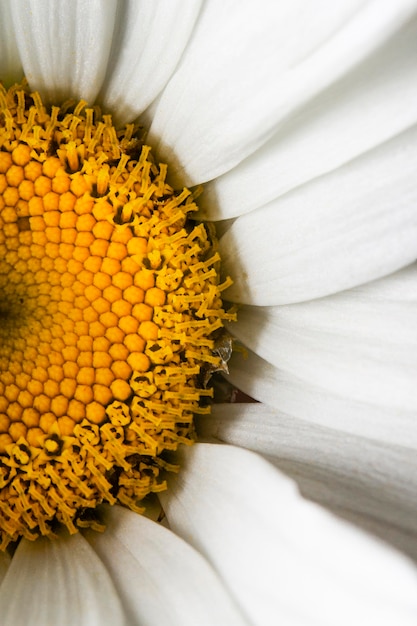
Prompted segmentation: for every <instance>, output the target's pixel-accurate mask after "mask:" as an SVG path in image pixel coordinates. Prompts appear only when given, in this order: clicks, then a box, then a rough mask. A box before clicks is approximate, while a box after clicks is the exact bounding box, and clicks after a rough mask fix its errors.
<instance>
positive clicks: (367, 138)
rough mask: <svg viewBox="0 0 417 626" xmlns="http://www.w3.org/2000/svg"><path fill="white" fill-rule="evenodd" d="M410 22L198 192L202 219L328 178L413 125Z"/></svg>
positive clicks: (414, 28)
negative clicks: (332, 173) (234, 165)
mask: <svg viewBox="0 0 417 626" xmlns="http://www.w3.org/2000/svg"><path fill="white" fill-rule="evenodd" d="M416 54H417V21H416V20H413V21H411V22H410V23H408V24H406V25H405V26H404V28H403V29H402V30H401V31H400V32H399V33H398V34H397V35H396V36H395V37H393V38H391V39H390V40H389V41H388V43H387V44H386V45H385V46H384V47H383V48H382V49H381V50H378V51H377V52H376V53H375V54H373V55H371V56H370V57H369V58H367V59H366V60H365V61H364V62H363V63H362V64H360V65H359V66H358V67H356V68H354V69H353V70H352V71H351V72H349V73H348V74H347V75H346V76H344V77H343V78H342V79H340V80H338V81H336V82H335V83H334V84H332V85H330V86H329V87H328V88H327V89H325V90H324V91H323V92H322V93H321V94H319V95H318V96H317V97H316V98H315V99H314V100H313V101H311V102H308V104H306V105H305V106H304V107H302V108H301V109H299V110H298V109H297V110H296V111H295V112H294V114H293V115H292V116H289V117H288V118H286V119H284V120H283V121H282V123H281V124H279V125H278V128H277V131H276V132H275V134H274V135H273V137H272V138H271V139H270V140H269V141H268V142H267V143H266V144H265V145H264V146H263V147H262V148H261V149H259V150H257V151H256V152H255V153H253V154H252V155H251V156H250V157H248V158H247V159H245V160H244V161H243V162H242V163H240V164H239V165H238V166H237V167H235V168H233V169H232V170H230V171H228V172H226V173H225V174H223V176H220V177H218V178H216V179H215V180H213V181H211V182H210V183H208V184H207V185H205V189H204V194H203V195H202V196H201V198H200V199H199V206H200V207H201V208H202V210H201V211H200V215H201V217H202V218H206V219H211V220H214V219H216V220H217V219H226V218H230V217H236V216H238V215H242V214H244V213H247V212H248V211H251V210H253V209H256V208H258V207H260V206H262V205H264V204H267V203H268V202H270V201H272V200H274V199H275V198H277V197H279V196H282V195H283V194H285V193H287V192H288V191H290V190H291V189H294V188H296V187H299V186H301V185H303V184H304V183H306V182H307V181H310V180H312V179H313V178H316V177H318V176H322V175H323V174H325V173H327V172H330V171H332V170H334V169H336V168H338V167H340V166H341V165H343V164H344V163H347V162H348V161H350V160H352V159H354V158H356V157H357V156H359V155H360V154H362V153H364V152H367V151H369V150H371V149H372V148H374V147H376V146H378V145H380V144H381V143H384V142H385V141H387V140H388V139H390V138H392V137H394V136H395V135H396V134H399V133H401V132H403V131H404V130H405V129H407V128H408V127H410V126H411V125H413V124H415V122H416V120H417V107H416V102H417V64H416V63H415V59H416Z"/></svg>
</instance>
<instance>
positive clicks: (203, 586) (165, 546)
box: [87, 507, 246, 626]
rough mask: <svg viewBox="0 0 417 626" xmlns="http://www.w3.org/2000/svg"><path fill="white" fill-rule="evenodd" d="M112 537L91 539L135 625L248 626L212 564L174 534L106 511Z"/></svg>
mask: <svg viewBox="0 0 417 626" xmlns="http://www.w3.org/2000/svg"><path fill="white" fill-rule="evenodd" d="M103 510H104V511H105V515H104V521H105V523H106V526H107V528H106V531H105V532H104V533H103V534H98V533H93V532H88V533H87V539H88V540H89V541H90V543H91V544H92V546H93V547H94V548H95V549H96V550H97V552H98V554H99V555H100V557H101V558H102V560H103V561H104V563H105V564H106V566H107V568H108V570H109V572H110V574H111V575H112V578H113V580H114V583H115V585H116V587H117V589H118V591H119V594H120V597H121V599H122V602H123V606H124V608H125V611H126V615H127V617H128V621H129V624H141V626H145V625H148V624H149V626H153V625H155V624H164V626H165V625H166V626H174V625H178V626H187V625H188V624H189V625H190V626H195V625H196V624H198V626H200V624H201V626H203V625H206V626H211V625H212V624H227V625H228V626H229V624H230V625H239V626H242V625H243V624H245V623H246V622H245V621H244V620H243V619H242V618H241V617H240V616H239V613H238V611H237V609H236V607H235V606H234V604H233V602H232V600H231V599H230V597H229V595H228V593H227V591H226V590H225V588H224V586H223V584H222V583H221V581H220V580H219V578H218V576H217V575H216V574H215V572H214V571H213V569H212V568H211V566H210V565H209V564H208V563H207V561H206V560H205V559H204V558H203V557H202V556H201V555H200V554H199V553H198V552H196V551H195V550H194V549H193V548H191V547H190V546H189V545H187V544H186V543H185V542H184V541H183V540H182V539H180V538H179V537H177V536H176V535H174V533H173V532H171V531H170V530H167V529H166V528H163V527H162V526H161V525H160V524H157V523H155V522H152V521H151V520H149V519H147V518H146V517H143V516H140V515H137V514H136V513H133V512H131V511H128V510H127V509H123V508H121V507H104V509H103Z"/></svg>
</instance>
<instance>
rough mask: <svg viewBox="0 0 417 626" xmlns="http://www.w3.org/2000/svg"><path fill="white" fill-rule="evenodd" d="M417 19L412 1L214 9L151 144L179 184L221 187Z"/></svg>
mask: <svg viewBox="0 0 417 626" xmlns="http://www.w3.org/2000/svg"><path fill="white" fill-rule="evenodd" d="M415 10H416V6H415V2H414V1H411V0H400V1H399V2H396V3H395V5H394V4H393V3H390V2H384V3H383V4H382V5H381V3H380V2H369V3H362V2H360V1H358V0H344V1H343V2H338V3H337V4H335V3H333V2H329V1H326V0H324V1H321V2H319V3H317V2H316V3H314V4H313V3H310V2H307V1H304V0H297V1H295V2H291V3H277V2H274V0H267V1H266V2H263V3H262V10H259V6H258V5H257V4H256V3H253V2H251V1H250V0H244V1H242V0H239V1H234V0H228V1H227V2H225V1H224V0H213V1H211V2H208V3H206V4H205V6H204V9H203V12H202V15H201V18H200V20H199V22H198V24H197V27H196V29H195V33H194V37H193V39H192V41H191V42H190V45H189V46H188V48H187V50H186V52H185V55H184V58H183V60H182V63H181V65H180V67H179V68H178V71H177V72H176V73H175V75H174V76H173V78H172V80H171V81H170V82H169V84H168V85H167V87H166V89H165V90H164V93H163V94H162V97H161V99H160V101H159V103H158V107H157V109H156V112H155V116H154V120H153V123H152V126H151V130H150V138H151V141H152V142H153V144H154V145H155V146H156V147H157V148H158V151H159V154H160V156H161V158H163V159H164V160H168V162H169V163H171V164H173V165H174V166H175V165H176V173H177V180H181V181H182V183H185V184H196V183H201V182H205V181H207V180H211V179H213V178H214V177H216V176H219V175H220V174H223V173H224V172H226V171H228V170H229V169H231V168H232V167H234V166H235V165H236V164H237V163H239V162H241V161H242V160H243V159H244V158H245V157H247V156H248V155H249V154H251V153H253V152H254V151H255V150H256V149H257V148H259V147H260V146H261V145H263V144H264V143H265V141H267V140H268V139H269V138H270V137H271V135H272V134H273V132H274V130H275V129H276V127H277V125H278V124H281V123H282V122H283V120H285V119H286V118H287V117H288V116H291V115H294V113H295V111H297V110H298V109H301V108H302V107H303V106H305V105H306V103H307V102H310V101H313V100H314V99H315V98H316V97H317V95H318V94H320V93H321V92H323V91H324V90H325V89H327V88H328V87H329V85H331V84H332V83H334V82H335V81H337V80H339V79H340V78H342V77H343V76H346V75H347V74H348V73H349V72H351V71H352V69H353V68H354V67H356V66H357V65H359V64H360V63H361V62H362V61H363V60H364V59H366V58H367V57H368V56H370V55H372V54H373V53H374V52H375V51H376V50H378V49H379V48H380V47H382V46H383V45H384V44H385V42H386V41H387V40H388V39H390V37H392V36H393V35H394V34H395V33H396V32H398V30H400V29H401V27H402V26H403V25H404V24H405V23H406V22H407V21H408V20H409V19H410V17H411V16H412V15H413V13H414V11H415ZM265 24H268V28H265ZM174 173H175V170H174Z"/></svg>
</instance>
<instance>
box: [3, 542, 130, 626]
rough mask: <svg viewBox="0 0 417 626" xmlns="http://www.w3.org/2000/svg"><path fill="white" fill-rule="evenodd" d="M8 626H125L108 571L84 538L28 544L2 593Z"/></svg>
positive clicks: (16, 559)
mask: <svg viewBox="0 0 417 626" xmlns="http://www.w3.org/2000/svg"><path fill="white" fill-rule="evenodd" d="M0 614H1V623H2V626H17V625H19V626H20V624H30V626H56V625H58V624H59V626H67V625H68V626H83V625H85V626H91V625H92V624H100V626H105V625H106V624H108V625H109V626H118V625H119V624H120V625H122V624H124V623H125V619H124V614H123V611H122V608H121V605H120V601H119V598H118V596H117V594H116V591H115V589H114V587H113V584H112V582H111V579H110V577H109V574H108V573H107V570H106V569H105V567H104V565H103V564H102V562H101V561H100V559H99V558H98V557H97V555H96V554H95V553H94V550H92V549H91V548H90V546H89V545H88V543H87V541H86V540H85V539H84V538H83V537H82V536H81V535H80V534H77V535H73V536H72V537H69V536H68V535H66V536H65V537H64V536H62V537H60V538H59V539H56V540H54V541H51V540H49V539H46V538H41V539H38V540H36V541H34V542H31V541H27V540H26V539H22V541H21V542H20V544H19V546H18V548H17V550H16V553H15V555H14V557H13V559H12V563H11V565H10V567H9V570H8V572H7V574H6V577H5V578H4V580H3V583H2V585H1V587H0Z"/></svg>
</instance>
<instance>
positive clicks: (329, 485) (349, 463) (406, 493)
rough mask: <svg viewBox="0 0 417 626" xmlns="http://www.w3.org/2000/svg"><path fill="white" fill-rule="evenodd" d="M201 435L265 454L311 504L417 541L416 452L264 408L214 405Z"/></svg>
mask: <svg viewBox="0 0 417 626" xmlns="http://www.w3.org/2000/svg"><path fill="white" fill-rule="evenodd" d="M197 428H198V433H199V435H200V437H203V438H204V437H205V438H207V437H212V438H213V437H214V438H216V439H218V440H220V441H223V442H225V443H228V444H231V445H234V446H238V447H242V448H247V449H249V450H253V451H255V452H258V453H260V454H262V455H263V456H264V457H266V458H268V459H269V460H270V461H271V462H273V463H274V464H275V465H276V466H277V467H279V468H280V469H282V470H283V471H285V472H286V473H287V474H289V475H290V476H291V477H293V478H294V479H295V480H297V482H298V484H299V486H300V487H301V489H302V492H303V495H305V496H306V497H309V498H310V499H314V500H317V501H318V502H320V504H323V505H325V506H326V507H329V508H331V509H334V510H338V511H343V512H345V511H351V512H354V513H355V514H358V513H359V514H361V515H363V516H368V517H369V518H370V519H372V520H378V521H379V522H385V523H387V524H388V523H389V524H390V525H391V526H392V527H397V528H399V529H402V530H403V531H404V532H405V533H410V534H412V535H413V536H414V540H415V539H416V538H417V521H416V516H415V499H416V494H417V455H416V450H415V448H412V447H411V446H410V447H406V446H399V445H394V444H389V443H386V442H381V441H378V440H377V439H376V438H375V439H370V438H367V437H362V436H357V435H351V434H348V433H346V432H344V433H341V432H340V431H339V430H338V429H337V428H331V427H329V426H321V425H319V424H317V423H314V422H311V421H310V422H307V421H306V420H303V419H300V418H299V417H297V416H295V415H288V414H286V413H283V412H282V411H279V410H278V409H273V408H271V407H268V406H267V405H265V404H261V403H250V404H217V405H214V406H213V411H212V416H211V418H210V419H207V418H203V417H201V418H200V419H198V420H197ZM410 544H411V542H410Z"/></svg>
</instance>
